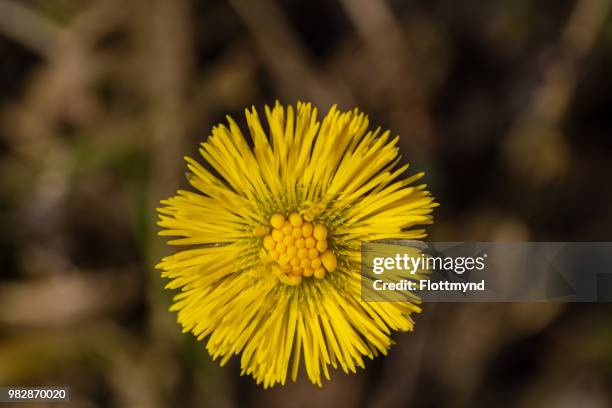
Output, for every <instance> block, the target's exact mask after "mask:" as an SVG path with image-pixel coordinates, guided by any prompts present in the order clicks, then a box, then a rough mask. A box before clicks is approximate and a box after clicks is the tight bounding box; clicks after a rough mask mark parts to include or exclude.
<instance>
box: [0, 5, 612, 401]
mask: <svg viewBox="0 0 612 408" xmlns="http://www.w3.org/2000/svg"><path fill="white" fill-rule="evenodd" d="M609 8H610V2H609V1H605V0H578V1H552V0H546V1H540V2H529V1H524V0H519V1H515V2H484V1H482V2H477V1H468V2H453V1H448V0H437V1H431V2H427V1H386V2H384V1H379V0H333V1H322V0H320V1H309V2H307V1H294V0H292V1H275V0H264V1H247V0H231V1H229V2H226V1H195V0H193V1H187V0H173V1H163V0H153V1H144V0H128V1H117V0H104V1H102V0H100V1H76V0H56V1H53V2H50V1H45V0H29V1H16V0H10V1H9V0H0V174H1V176H0V231H1V232H2V234H0V384H3V385H44V384H48V385H53V384H55V385H69V386H70V387H71V389H72V393H73V394H72V396H73V405H74V406H83V407H98V406H100V407H105V406H124V407H166V406H168V407H174V406H182V405H193V406H211V407H234V406H265V407H274V406H302V407H306V406H313V405H317V406H321V407H325V406H333V407H335V408H340V407H353V406H357V407H370V406H372V407H387V406H390V407H396V406H416V407H438V406H457V407H472V406H483V407H489V406H492V405H495V406H499V407H506V406H507V407H514V406H521V407H574V406H584V407H607V406H611V405H612V317H611V316H612V315H611V314H610V312H611V311H612V308H611V307H610V306H609V305H607V304H597V305H596V304H580V305H579V304H572V305H564V304H499V305H490V304H489V305H468V304H461V305H455V304H438V305H434V304H429V305H425V309H424V312H423V313H422V314H421V315H420V316H417V323H416V331H415V332H414V333H412V334H400V335H397V336H396V341H397V346H396V347H395V348H394V349H393V350H392V352H391V356H390V357H389V358H386V359H379V360H376V361H373V362H370V363H369V367H368V369H367V370H366V371H362V372H359V374H357V375H349V376H347V375H344V374H341V373H340V372H336V373H334V376H333V379H332V381H331V382H329V383H327V384H325V386H324V387H323V389H317V388H315V387H313V386H311V385H310V384H308V383H303V382H300V383H298V384H295V385H290V386H287V387H284V388H278V387H277V388H275V389H273V390H272V391H263V390H262V389H260V388H258V387H256V386H255V385H254V384H253V382H252V381H251V379H250V378H239V377H238V372H239V369H238V367H237V365H236V363H234V365H230V367H226V368H219V367H218V366H217V365H216V364H215V363H213V362H211V361H210V358H209V357H208V355H207V354H206V352H205V350H204V347H203V344H200V343H197V342H196V341H195V340H194V339H193V338H192V337H191V336H189V335H181V334H180V330H179V329H178V327H177V326H176V324H175V323H174V316H173V315H171V314H170V313H168V312H166V309H167V307H168V305H169V301H170V294H169V293H165V292H164V291H162V289H161V288H162V286H163V282H162V281H161V279H160V278H159V277H158V273H157V272H156V271H155V270H154V269H153V265H154V264H155V261H156V260H157V259H159V257H160V256H161V255H163V254H167V253H169V252H170V250H169V249H168V248H166V247H165V246H164V245H163V242H162V240H161V239H158V238H157V237H156V236H155V233H156V230H157V228H156V227H155V213H154V209H155V207H156V206H157V202H158V200H159V199H160V198H165V197H166V196H169V195H171V194H172V193H173V192H174V191H175V190H176V189H177V188H179V187H185V185H186V182H185V179H184V175H183V174H184V167H183V163H182V156H183V155H186V154H188V155H193V154H194V153H195V152H196V149H197V144H198V143H199V142H200V141H202V140H203V139H204V138H205V137H206V136H207V135H208V132H209V129H210V128H211V127H212V126H213V125H215V124H216V123H218V122H220V121H223V120H224V115H225V114H231V115H232V116H233V117H234V118H235V119H237V120H239V123H242V124H244V121H243V113H242V112H243V109H244V107H246V106H250V105H255V106H256V107H258V108H261V107H262V106H263V104H265V103H268V104H271V103H273V102H274V101H275V100H276V99H279V100H280V101H281V102H283V103H295V102H296V101H297V100H305V101H312V102H313V103H314V104H315V105H317V106H319V108H320V110H321V111H323V112H325V111H327V109H328V108H329V107H330V106H331V105H332V104H333V103H338V104H339V105H340V107H341V108H343V109H350V108H352V107H354V106H358V107H360V108H361V109H362V110H364V111H366V112H368V113H369V114H370V120H371V124H372V125H373V126H378V125H381V126H383V127H385V128H390V129H392V130H393V131H394V132H396V133H397V134H399V135H401V147H402V151H403V154H404V158H405V160H407V161H409V162H411V163H413V165H414V168H415V169H419V170H421V169H422V170H425V171H427V173H428V175H427V183H428V184H429V185H430V188H431V190H432V192H433V193H434V195H435V196H436V197H438V199H439V202H440V203H441V204H442V206H441V207H440V208H439V209H438V210H437V211H436V224H435V225H434V226H433V227H432V229H431V234H430V239H431V240H434V241H453V240H456V241H461V240H480V241H486V240H501V241H514V240H534V241H572V240H575V241H598V240H601V241H610V240H612V239H611V233H610V231H612V213H611V212H610V204H611V203H612V200H611V198H612V197H611V191H612V190H611V188H610V186H611V185H612V167H611V164H610V162H611V159H612V138H611V132H612V115H611V114H610V112H611V110H612V76H610V72H612V19H611V18H610V16H609Z"/></svg>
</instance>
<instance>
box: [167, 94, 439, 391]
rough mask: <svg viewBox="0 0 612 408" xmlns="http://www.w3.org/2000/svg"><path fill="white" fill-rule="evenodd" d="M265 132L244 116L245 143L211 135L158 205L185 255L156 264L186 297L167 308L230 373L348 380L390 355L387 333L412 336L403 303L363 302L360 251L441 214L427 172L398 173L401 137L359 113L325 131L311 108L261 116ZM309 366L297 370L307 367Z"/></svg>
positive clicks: (250, 114)
mask: <svg viewBox="0 0 612 408" xmlns="http://www.w3.org/2000/svg"><path fill="white" fill-rule="evenodd" d="M266 117H267V121H268V127H269V132H267V133H266V131H264V128H263V127H262V124H261V122H260V120H259V117H258V115H257V112H256V111H255V109H254V108H253V109H252V110H251V111H249V110H246V120H247V123H248V126H249V132H250V135H251V139H252V144H249V142H247V140H246V139H245V137H244V136H243V134H242V132H241V131H240V129H239V128H238V126H237V124H236V123H235V122H234V121H233V120H232V119H231V118H229V117H228V118H227V120H228V125H227V126H225V125H219V126H217V127H215V128H213V131H212V136H210V137H209V138H208V140H207V141H206V142H204V143H202V147H201V149H200V153H201V155H202V157H203V158H204V160H205V161H206V162H207V163H208V165H209V167H208V168H207V167H204V166H202V165H201V164H200V163H198V162H197V161H196V160H193V159H192V158H189V157H187V158H185V160H186V161H187V167H188V168H189V171H190V176H189V177H188V179H189V182H190V184H191V185H192V186H193V187H194V188H195V189H197V190H198V192H191V191H182V190H181V191H178V194H177V195H176V196H174V197H172V198H169V199H168V200H164V201H162V204H164V207H163V208H160V209H159V210H158V211H159V213H160V221H159V225H160V226H161V227H163V228H164V229H163V230H162V231H161V232H160V235H165V236H175V237H179V238H177V239H174V240H171V241H169V243H170V244H173V245H181V246H189V248H187V249H183V250H181V251H179V252H177V253H176V254H174V255H171V256H168V257H166V258H164V259H163V260H162V262H161V263H160V264H159V265H158V268H160V269H162V271H163V272H162V276H164V277H166V278H169V279H171V281H170V283H168V285H167V287H168V288H172V289H175V288H180V289H181V292H180V293H179V294H177V295H176V297H175V299H174V304H173V305H172V307H171V310H173V311H176V312H178V313H177V320H178V322H179V324H180V325H181V326H182V327H183V331H184V332H192V333H193V334H194V335H195V336H197V338H198V339H199V340H202V339H205V338H207V343H206V348H207V350H208V352H209V353H210V354H211V356H212V357H213V359H217V358H219V359H220V360H221V365H224V364H225V363H227V362H228V360H229V359H230V358H231V357H232V356H233V355H240V362H241V368H242V374H249V375H252V376H253V377H254V378H255V380H256V381H257V383H263V385H264V387H269V386H273V385H275V384H277V383H281V384H284V383H285V381H286V379H287V377H288V375H289V374H290V375H291V378H292V379H293V380H294V381H295V379H296V377H297V375H298V371H299V369H300V364H303V366H304V368H305V372H306V374H307V376H308V378H309V379H310V380H311V381H312V382H313V383H316V384H318V385H321V377H322V376H324V377H325V378H327V379H329V378H330V374H329V366H330V365H331V366H332V367H334V368H337V367H341V368H342V369H343V370H344V371H345V372H349V371H351V372H355V371H356V367H362V368H363V367H364V357H368V358H374V357H375V356H377V355H378V354H379V353H381V354H387V351H388V349H389V348H390V346H391V344H392V340H391V338H390V334H391V331H392V330H399V331H408V330H412V327H413V323H412V319H411V317H410V315H411V314H412V313H414V312H419V311H420V308H419V307H418V306H417V305H415V304H413V303H410V302H388V303H386V302H371V303H367V302H364V301H363V300H362V299H361V297H360V290H361V288H360V259H361V255H360V245H361V243H362V242H363V241H371V240H380V239H388V238H394V239H419V238H423V237H424V236H425V230H423V229H413V227H414V226H416V225H420V224H430V223H431V222H432V216H431V212H432V211H433V208H434V207H435V206H436V203H434V199H433V198H432V197H431V196H430V194H429V192H428V191H426V189H425V188H426V186H425V185H424V184H420V185H413V183H414V182H415V181H417V180H419V179H420V178H421V177H422V176H423V173H419V174H416V175H413V176H411V177H408V178H400V176H401V175H402V174H403V173H404V171H405V170H406V169H407V168H408V166H407V165H404V166H401V167H398V166H397V165H398V162H399V160H400V157H399V156H398V148H397V146H396V144H397V141H398V137H395V138H393V139H391V138H390V134H389V132H388V131H387V132H384V133H382V134H381V132H380V129H377V130H375V131H369V130H368V119H367V117H366V116H365V115H364V114H363V113H359V112H358V111H357V109H355V110H353V111H350V112H344V113H342V112H339V111H338V110H337V109H336V107H333V108H332V109H331V110H330V112H329V113H328V114H327V115H326V116H325V118H324V119H323V121H322V122H319V121H318V120H317V110H316V108H312V107H311V105H310V104H303V103H298V105H297V108H296V109H295V110H294V108H293V107H292V106H289V107H287V108H286V109H285V108H284V107H283V106H280V105H279V104H278V103H277V104H276V105H275V106H274V108H272V109H270V108H268V107H266ZM302 361H303V363H302Z"/></svg>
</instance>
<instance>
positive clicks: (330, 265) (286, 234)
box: [263, 213, 336, 285]
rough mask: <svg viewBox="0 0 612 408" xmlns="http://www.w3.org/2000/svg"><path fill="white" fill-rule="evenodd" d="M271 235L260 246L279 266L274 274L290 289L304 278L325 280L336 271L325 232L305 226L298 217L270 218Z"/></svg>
mask: <svg viewBox="0 0 612 408" xmlns="http://www.w3.org/2000/svg"><path fill="white" fill-rule="evenodd" d="M270 226H271V228H272V229H271V233H270V234H269V235H266V236H265V237H264V240H263V246H264V248H265V250H266V252H267V255H268V256H269V257H270V258H272V260H274V261H275V262H276V264H277V265H278V267H276V268H274V269H273V270H274V271H275V273H276V274H278V275H284V276H283V278H285V279H282V280H283V281H285V282H286V283H287V284H289V285H298V284H300V283H301V282H302V279H303V278H310V277H314V278H316V279H323V278H325V274H326V273H327V272H333V271H334V270H335V269H336V255H334V253H333V252H332V251H331V250H330V249H328V247H327V245H328V243H327V228H325V226H324V225H322V224H315V223H312V222H308V221H306V220H304V219H303V218H302V216H301V215H300V214H298V213H292V214H290V215H289V216H288V217H285V216H284V215H283V214H274V215H273V216H272V217H271V218H270Z"/></svg>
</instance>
